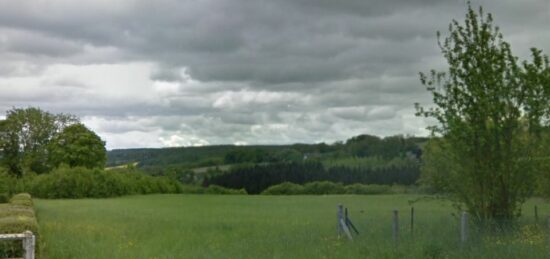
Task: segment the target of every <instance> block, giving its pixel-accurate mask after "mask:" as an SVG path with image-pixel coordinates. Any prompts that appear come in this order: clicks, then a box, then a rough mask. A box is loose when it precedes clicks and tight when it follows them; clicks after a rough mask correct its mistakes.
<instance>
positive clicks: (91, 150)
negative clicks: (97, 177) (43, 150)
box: [48, 123, 107, 168]
mask: <svg viewBox="0 0 550 259" xmlns="http://www.w3.org/2000/svg"><path fill="white" fill-rule="evenodd" d="M48 153H49V163H50V165H51V166H53V167H57V166H59V165H60V164H62V163H64V164H67V165H69V166H70V167H77V166H82V167H86V168H103V167H104V166H105V162H106V160H107V151H106V150H105V142H104V141H102V140H101V138H99V136H97V134H95V133H94V132H93V131H91V130H89V129H88V128H86V126H84V125H83V124H80V123H77V124H73V125H71V126H68V127H66V128H65V129H63V131H61V132H60V133H59V134H57V135H56V136H55V137H54V138H53V139H52V140H51V141H50V142H49V143H48Z"/></svg>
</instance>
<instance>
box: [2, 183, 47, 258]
mask: <svg viewBox="0 0 550 259" xmlns="http://www.w3.org/2000/svg"><path fill="white" fill-rule="evenodd" d="M32 204H33V203H32V199H31V196H30V195H29V194H28V193H22V194H17V195H14V196H13V197H12V198H11V199H10V203H8V204H0V233H6V234H14V233H23V232H25V231H27V230H30V231H32V232H33V234H34V235H35V236H36V238H37V240H38V237H39V232H38V222H37V220H36V216H35V213H34V210H33V208H32ZM38 244H39V243H38V242H37V243H36V247H37V248H36V252H37V253H38V252H39V249H38ZM22 253H23V251H22V245H21V241H2V242H0V257H1V258H5V257H9V258H12V257H18V256H19V257H20V256H21V255H22Z"/></svg>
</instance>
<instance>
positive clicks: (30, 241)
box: [23, 230, 36, 259]
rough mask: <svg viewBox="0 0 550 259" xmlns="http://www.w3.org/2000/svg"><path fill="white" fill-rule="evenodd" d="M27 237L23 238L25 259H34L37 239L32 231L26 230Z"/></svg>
mask: <svg viewBox="0 0 550 259" xmlns="http://www.w3.org/2000/svg"><path fill="white" fill-rule="evenodd" d="M24 234H25V239H23V246H24V247H23V249H24V250H25V257H24V258H25V259H34V248H35V243H36V239H35V236H34V235H33V233H32V232H30V231H28V230H27V231H25V232H24Z"/></svg>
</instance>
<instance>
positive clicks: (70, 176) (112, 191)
mask: <svg viewBox="0 0 550 259" xmlns="http://www.w3.org/2000/svg"><path fill="white" fill-rule="evenodd" d="M27 188H28V190H29V191H30V192H31V193H32V194H33V195H34V196H36V197H40V198H54V199H56V198H106V197H116V196H121V195H129V194H150V193H179V192H181V191H182V188H181V186H180V184H179V183H178V182H177V181H176V180H171V179H169V178H167V177H153V176H148V175H144V174H142V173H141V172H139V171H135V170H127V169H120V170H101V169H97V168H96V169H88V168H84V167H74V168H69V167H60V168H57V169H56V170H54V171H53V172H51V173H49V174H43V175H39V176H36V177H35V178H34V179H33V181H32V182H31V184H30V185H29V186H27Z"/></svg>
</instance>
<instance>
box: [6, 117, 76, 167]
mask: <svg viewBox="0 0 550 259" xmlns="http://www.w3.org/2000/svg"><path fill="white" fill-rule="evenodd" d="M76 122H78V120H77V119H76V117H74V116H72V115H66V114H51V113H49V112H45V111H42V110H41V109H39V108H32V107H31V108H25V109H19V108H13V109H11V110H9V111H7V115H6V119H5V120H3V121H0V151H1V163H2V164H3V165H4V166H5V167H6V168H8V170H9V171H10V173H12V174H14V175H17V176H21V175H22V174H23V171H24V170H31V171H34V172H36V173H44V172H47V171H48V170H49V168H48V166H47V156H48V153H47V149H46V145H47V143H48V142H49V141H50V140H51V139H52V138H53V137H54V136H55V135H56V134H57V133H59V132H61V131H62V130H63V129H64V128H65V127H67V126H68V125H71V124H73V123H76Z"/></svg>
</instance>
